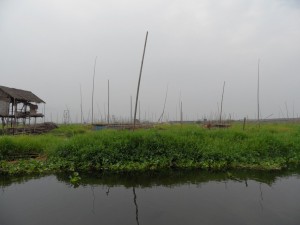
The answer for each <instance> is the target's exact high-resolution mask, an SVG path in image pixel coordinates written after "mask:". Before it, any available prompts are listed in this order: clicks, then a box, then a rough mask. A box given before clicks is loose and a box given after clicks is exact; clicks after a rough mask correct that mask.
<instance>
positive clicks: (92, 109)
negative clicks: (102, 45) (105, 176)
mask: <svg viewBox="0 0 300 225" xmlns="http://www.w3.org/2000/svg"><path fill="white" fill-rule="evenodd" d="M96 62H97V56H96V58H95V63H94V75H93V89H92V124H93V123H94V87H95V74H96Z"/></svg>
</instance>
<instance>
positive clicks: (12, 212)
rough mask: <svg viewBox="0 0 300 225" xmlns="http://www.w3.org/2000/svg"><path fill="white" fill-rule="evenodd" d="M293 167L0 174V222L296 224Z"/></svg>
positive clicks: (298, 194)
mask: <svg viewBox="0 0 300 225" xmlns="http://www.w3.org/2000/svg"><path fill="white" fill-rule="evenodd" d="M299 174H300V173H299V171H298V172H285V173H275V172H272V173H270V172H239V173H237V172H231V173H208V172H202V171H184V172H183V171H165V172H160V173H151V174H139V175H138V174H121V175H111V174H102V175H97V176H96V175H93V176H86V177H83V179H82V181H81V184H80V185H79V186H78V187H74V186H73V185H71V184H70V183H69V178H68V175H50V176H45V177H34V178H26V177H25V178H24V177H23V178H18V179H12V178H10V179H8V178H3V177H2V178H1V177H0V225H48V224H49V225H69V224H70V225H93V224H97V225H99V224H105V225H109V224H114V225H116V224H130V225H134V224H140V225H146V224H155V225H159V224H164V225H169V224H170V225H171V224H172V225H176V224H201V225H203V224H204V225H205V224H213V225H218V224H230V225H234V224H237V225H242V224H249V225H250V224H251V225H253V224H263V225H268V224H272V225H274V224H275V225H276V224H284V225H299V224H300V175H299Z"/></svg>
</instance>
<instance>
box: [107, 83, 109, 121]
mask: <svg viewBox="0 0 300 225" xmlns="http://www.w3.org/2000/svg"><path fill="white" fill-rule="evenodd" d="M107 92H108V93H107V101H108V104H107V124H109V80H108V81H107Z"/></svg>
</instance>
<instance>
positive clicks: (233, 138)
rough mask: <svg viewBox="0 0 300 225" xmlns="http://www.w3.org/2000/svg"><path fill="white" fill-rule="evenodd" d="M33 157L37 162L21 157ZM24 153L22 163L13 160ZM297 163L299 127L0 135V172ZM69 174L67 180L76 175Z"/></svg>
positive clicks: (67, 129)
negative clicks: (31, 155) (34, 155)
mask: <svg viewBox="0 0 300 225" xmlns="http://www.w3.org/2000/svg"><path fill="white" fill-rule="evenodd" d="M32 153H38V154H40V156H41V157H39V158H37V159H26V155H28V154H32ZM16 155H23V156H24V157H23V159H22V160H14V161H12V158H13V159H14V157H15V156H16ZM299 165H300V125H298V124H264V125H262V126H261V128H260V129H258V127H257V126H256V125H248V126H247V128H246V130H245V131H243V130H242V125H241V124H234V125H233V126H232V127H231V128H228V129H211V130H208V129H204V128H202V127H200V126H199V125H183V126H181V125H161V126H156V127H155V128H151V129H147V130H136V131H135V132H132V131H128V130H122V131H120V130H102V131H92V130H91V127H89V126H79V125H72V126H61V127H60V128H58V129H56V130H53V131H52V132H50V133H48V134H44V135H39V136H30V135H29V136H1V137H0V174H22V173H23V174H29V173H46V172H58V171H62V172H65V171H71V172H72V173H73V172H90V171H104V170H106V171H143V170H157V169H166V168H199V169H205V170H228V169H238V168H245V169H260V170H280V169H284V168H290V167H296V166H299ZM74 174H75V173H73V176H72V178H73V179H74V180H76V179H77V178H76V177H77V176H75V175H74Z"/></svg>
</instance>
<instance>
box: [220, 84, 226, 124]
mask: <svg viewBox="0 0 300 225" xmlns="http://www.w3.org/2000/svg"><path fill="white" fill-rule="evenodd" d="M224 89H225V81H224V84H223V92H222V99H221V109H220V120H219V123H222V110H223V98H224Z"/></svg>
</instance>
